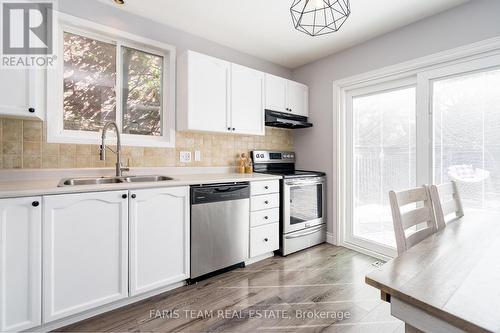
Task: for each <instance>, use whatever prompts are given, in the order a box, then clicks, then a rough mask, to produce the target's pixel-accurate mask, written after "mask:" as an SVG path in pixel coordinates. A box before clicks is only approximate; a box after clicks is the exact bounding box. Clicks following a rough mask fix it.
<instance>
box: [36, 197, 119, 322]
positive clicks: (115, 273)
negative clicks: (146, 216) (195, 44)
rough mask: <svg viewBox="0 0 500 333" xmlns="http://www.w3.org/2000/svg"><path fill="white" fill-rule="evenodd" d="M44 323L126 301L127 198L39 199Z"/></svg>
mask: <svg viewBox="0 0 500 333" xmlns="http://www.w3.org/2000/svg"><path fill="white" fill-rule="evenodd" d="M43 216H44V228H43V250H44V251H43V291H44V300H43V319H44V322H45V323H47V322H51V321H53V320H57V319H60V318H63V317H67V316H69V315H72V314H76V313H80V312H82V311H85V310H89V309H92V308H96V307H98V306H101V305H104V304H108V303H111V302H114V301H116V300H119V299H123V298H125V297H127V296H128V274H127V273H128V251H127V249H128V192H127V191H112V192H95V193H81V194H64V195H53V196H46V197H44V215H43Z"/></svg>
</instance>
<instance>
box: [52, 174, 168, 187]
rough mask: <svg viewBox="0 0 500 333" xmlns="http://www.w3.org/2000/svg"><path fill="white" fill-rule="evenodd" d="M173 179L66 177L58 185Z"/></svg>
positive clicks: (145, 181) (150, 177)
mask: <svg viewBox="0 0 500 333" xmlns="http://www.w3.org/2000/svg"><path fill="white" fill-rule="evenodd" d="M168 180H173V178H171V177H167V176H157V175H145V176H126V177H100V178H66V179H62V180H61V181H60V182H59V185H58V186H59V187H65V186H79V185H104V184H122V183H148V182H164V181H168Z"/></svg>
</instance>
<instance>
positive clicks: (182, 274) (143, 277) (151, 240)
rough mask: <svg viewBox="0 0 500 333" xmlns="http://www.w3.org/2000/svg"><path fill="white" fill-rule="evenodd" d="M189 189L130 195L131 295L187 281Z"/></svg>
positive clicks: (135, 191)
mask: <svg viewBox="0 0 500 333" xmlns="http://www.w3.org/2000/svg"><path fill="white" fill-rule="evenodd" d="M189 211H190V206H189V187H187V186H186V187H175V188H160V189H145V190H134V191H131V192H130V295H131V296H135V295H137V294H141V293H144V292H147V291H150V290H154V289H157V288H161V287H164V286H168V285H169V284H172V283H175V282H179V281H182V280H185V279H187V278H189V237H190V233H189V225H190V220H189Z"/></svg>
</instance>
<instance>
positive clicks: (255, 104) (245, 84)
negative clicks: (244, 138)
mask: <svg viewBox="0 0 500 333" xmlns="http://www.w3.org/2000/svg"><path fill="white" fill-rule="evenodd" d="M264 77H265V75H264V73H262V72H259V71H256V70H254V69H251V68H248V67H244V66H240V65H236V64H231V130H232V131H233V132H234V133H237V134H253V135H264V126H265V125H264V94H265V91H264Z"/></svg>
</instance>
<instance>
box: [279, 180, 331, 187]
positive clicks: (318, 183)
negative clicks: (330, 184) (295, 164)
mask: <svg viewBox="0 0 500 333" xmlns="http://www.w3.org/2000/svg"><path fill="white" fill-rule="evenodd" d="M324 184H325V180H324V179H323V180H316V181H307V180H303V181H293V180H291V181H285V185H287V186H297V185H324Z"/></svg>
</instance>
